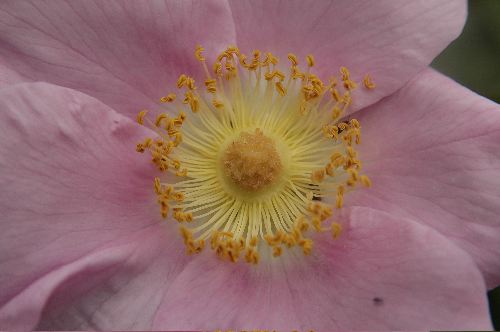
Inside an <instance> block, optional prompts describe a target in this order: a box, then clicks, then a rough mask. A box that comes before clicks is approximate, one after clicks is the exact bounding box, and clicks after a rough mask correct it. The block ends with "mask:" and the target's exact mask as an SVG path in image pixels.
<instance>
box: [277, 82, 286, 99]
mask: <svg viewBox="0 0 500 332" xmlns="http://www.w3.org/2000/svg"><path fill="white" fill-rule="evenodd" d="M276 90H277V91H278V93H279V94H280V95H281V96H282V97H284V96H285V95H286V90H285V87H284V86H283V84H282V83H281V82H276Z"/></svg>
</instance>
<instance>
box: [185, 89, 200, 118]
mask: <svg viewBox="0 0 500 332" xmlns="http://www.w3.org/2000/svg"><path fill="white" fill-rule="evenodd" d="M183 103H184V104H189V106H190V107H191V111H192V112H193V113H196V112H198V110H199V108H200V101H199V100H198V97H196V96H195V94H194V93H193V92H192V91H187V92H186V95H185V98H184V101H183Z"/></svg>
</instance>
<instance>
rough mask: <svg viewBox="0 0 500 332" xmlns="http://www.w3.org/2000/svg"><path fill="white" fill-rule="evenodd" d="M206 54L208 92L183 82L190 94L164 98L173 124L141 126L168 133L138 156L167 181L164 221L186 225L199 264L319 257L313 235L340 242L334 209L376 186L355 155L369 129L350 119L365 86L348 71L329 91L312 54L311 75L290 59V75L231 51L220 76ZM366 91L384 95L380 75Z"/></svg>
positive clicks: (218, 65)
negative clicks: (356, 93)
mask: <svg viewBox="0 0 500 332" xmlns="http://www.w3.org/2000/svg"><path fill="white" fill-rule="evenodd" d="M203 51H204V50H203V48H201V47H200V46H199V47H197V48H196V50H195V56H196V58H197V59H198V60H199V61H200V63H201V65H202V66H203V69H204V71H205V74H206V77H205V80H204V82H203V88H201V87H199V86H198V85H197V84H196V82H195V80H194V79H193V78H192V77H190V76H187V75H184V74H183V75H181V76H180V77H179V79H178V81H177V89H178V92H177V93H168V94H166V95H165V96H163V97H161V98H160V99H159V100H160V102H161V103H162V104H163V105H165V112H164V113H160V114H156V115H155V116H154V117H153V118H151V116H150V114H151V112H148V111H146V110H144V111H141V112H139V114H138V116H137V122H138V123H139V124H141V125H145V126H147V127H149V128H151V129H153V130H154V131H155V132H156V133H157V136H156V137H154V138H147V139H146V140H144V141H143V142H140V143H139V144H137V147H136V149H137V151H138V152H141V153H143V152H145V151H149V152H150V154H151V158H152V162H153V163H154V164H155V165H156V166H157V167H158V169H159V170H160V171H162V172H164V173H165V176H164V177H162V178H155V179H154V191H155V193H156V195H157V199H158V204H159V206H160V212H161V215H162V217H163V218H167V217H169V216H171V217H172V218H173V219H175V220H177V222H178V223H180V224H181V225H180V232H181V235H182V238H183V239H184V243H185V245H186V248H187V252H188V253H189V254H196V253H199V252H201V251H202V250H203V249H204V248H205V243H207V246H208V247H210V248H211V249H212V250H213V251H214V252H215V253H216V255H217V256H219V257H220V258H222V259H224V260H228V261H231V262H237V261H239V260H245V261H246V262H248V263H251V264H256V263H258V262H259V260H260V259H263V257H278V256H281V255H282V254H283V253H284V249H290V250H295V248H297V249H298V250H300V251H302V252H303V253H304V254H305V255H309V254H310V253H311V251H312V250H313V240H312V238H311V237H310V233H311V232H320V233H322V232H328V233H330V234H331V236H332V237H333V238H334V239H336V238H337V237H338V236H339V235H340V234H341V230H342V228H341V226H340V224H339V223H337V222H334V221H333V214H334V210H335V209H340V208H341V207H342V206H343V204H344V196H345V194H346V193H348V192H349V191H351V190H353V189H355V188H356V187H357V186H359V185H362V186H366V187H368V186H370V185H371V182H370V180H369V178H368V177H367V176H366V175H363V174H361V173H360V171H361V162H360V160H359V159H358V156H357V152H356V150H355V148H354V147H355V146H356V145H357V144H360V142H361V125H360V123H359V121H357V120H356V119H345V118H344V117H345V114H346V110H347V108H348V107H349V105H350V104H351V91H352V90H353V89H355V88H356V87H357V86H358V85H359V84H358V83H356V82H355V81H354V80H352V78H351V74H350V72H349V71H348V70H347V68H345V67H341V68H340V75H339V77H338V78H337V77H333V76H332V77H331V78H330V79H329V81H328V84H325V83H324V82H323V81H322V80H320V78H319V77H317V76H316V75H315V74H313V73H312V72H311V69H312V67H313V66H315V60H314V58H313V56H311V55H309V56H307V57H306V69H305V70H302V69H301V68H300V67H299V60H298V58H297V56H295V55H294V54H289V55H288V57H287V58H288V63H289V65H288V67H289V69H288V74H285V73H284V72H283V71H281V70H280V69H279V68H282V67H279V60H278V58H277V57H276V56H274V55H273V54H271V53H265V54H263V53H262V52H260V51H258V50H256V51H254V52H253V53H252V55H251V56H249V57H248V56H246V55H244V54H243V53H241V52H240V51H239V49H238V48H236V47H228V48H227V49H226V50H225V51H223V52H222V53H221V54H220V55H219V56H218V57H217V59H216V61H215V63H214V64H213V66H211V67H209V66H207V63H206V59H205V57H204V56H203ZM284 66H285V67H286V65H284ZM209 68H211V70H210V69H209ZM363 86H364V88H366V89H373V88H374V87H375V85H374V83H373V81H372V80H371V78H370V77H369V76H368V75H366V76H365V77H364V79H363ZM177 95H182V96H183V97H182V98H177ZM187 113H193V115H190V116H187V115H186V114H187Z"/></svg>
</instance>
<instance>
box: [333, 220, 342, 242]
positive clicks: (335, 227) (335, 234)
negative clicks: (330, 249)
mask: <svg viewBox="0 0 500 332" xmlns="http://www.w3.org/2000/svg"><path fill="white" fill-rule="evenodd" d="M340 233H342V225H340V224H338V223H336V222H333V223H332V237H333V238H334V239H337V238H338V237H339V236H340Z"/></svg>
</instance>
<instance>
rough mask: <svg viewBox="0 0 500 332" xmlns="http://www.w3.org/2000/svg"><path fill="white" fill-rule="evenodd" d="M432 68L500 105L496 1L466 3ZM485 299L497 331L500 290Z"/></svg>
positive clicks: (499, 36)
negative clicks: (464, 15)
mask: <svg viewBox="0 0 500 332" xmlns="http://www.w3.org/2000/svg"><path fill="white" fill-rule="evenodd" d="M432 66H433V67H434V68H436V69H437V70H439V71H440V72H442V73H443V74H445V75H447V76H449V77H451V78H453V79H454V80H456V81H457V82H459V83H461V84H462V85H464V86H466V87H468V88H469V89H471V90H473V91H475V92H477V93H479V94H480V95H482V96H485V97H486V98H489V99H491V100H494V101H496V102H497V103H500V0H469V17H468V19H467V23H466V25H465V28H464V31H463V33H462V35H461V36H460V37H459V38H458V39H457V40H455V41H454V42H453V43H452V44H451V45H450V46H449V47H448V48H447V49H446V50H444V51H443V53H441V54H440V55H439V56H438V57H437V58H436V59H435V60H434V62H433V63H432ZM499 241H500V239H499ZM498 259H500V257H499V258H498ZM488 298H489V301H490V310H491V315H492V320H493V324H494V326H495V329H496V330H500V287H497V288H496V289H494V290H492V291H490V292H489V293H488Z"/></svg>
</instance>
